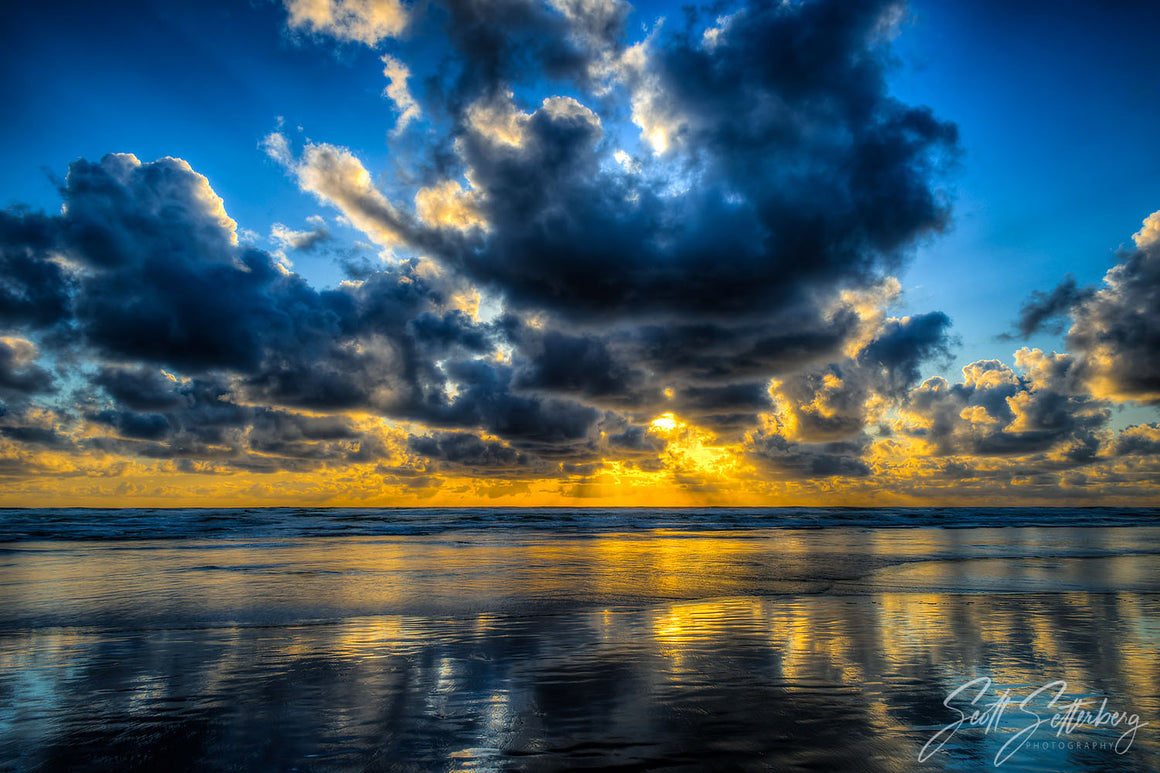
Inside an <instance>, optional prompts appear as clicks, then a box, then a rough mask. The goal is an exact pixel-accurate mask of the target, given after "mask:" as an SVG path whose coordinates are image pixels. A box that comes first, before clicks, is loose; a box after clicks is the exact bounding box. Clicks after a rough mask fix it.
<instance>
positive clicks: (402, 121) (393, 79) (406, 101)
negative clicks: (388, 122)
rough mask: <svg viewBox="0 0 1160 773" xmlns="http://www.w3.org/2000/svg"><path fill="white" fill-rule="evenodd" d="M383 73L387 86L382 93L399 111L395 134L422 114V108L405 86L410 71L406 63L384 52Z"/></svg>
mask: <svg viewBox="0 0 1160 773" xmlns="http://www.w3.org/2000/svg"><path fill="white" fill-rule="evenodd" d="M383 75H385V76H386V77H387V87H386V89H384V90H383V94H385V95H386V96H387V98H388V99H390V100H391V101H392V102H394V103H395V107H396V108H397V109H398V111H399V120H398V121H396V122H395V134H399V133H400V132H402V131H403V130H404V129H406V128H407V124H409V123H411V121H414V120H415V119H416V118H418V117H419V116H420V115H421V114H422V110H420V109H419V103H418V102H416V101H415V98H414V97H413V96H411V90H410V89H409V88H407V79H408V78H410V77H411V71H410V70H409V69H407V65H405V64H403V63H402V62H400V61H399V60H398V59H396V58H395V57H393V56H391V55H390V54H385V55H384V56H383Z"/></svg>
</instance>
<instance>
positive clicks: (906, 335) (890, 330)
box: [857, 311, 952, 397]
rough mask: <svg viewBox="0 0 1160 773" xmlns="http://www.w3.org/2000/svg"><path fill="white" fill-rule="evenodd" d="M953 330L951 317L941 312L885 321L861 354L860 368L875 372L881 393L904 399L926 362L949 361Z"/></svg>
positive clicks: (877, 385)
mask: <svg viewBox="0 0 1160 773" xmlns="http://www.w3.org/2000/svg"><path fill="white" fill-rule="evenodd" d="M950 326H951V320H950V317H948V316H947V315H946V314H943V313H942V312H941V311H935V312H931V313H929V314H919V315H917V316H914V317H907V318H906V319H889V320H886V322H885V323H884V324H883V328H882V330H881V331H879V333H878V335H877V337H876V338H875V339H874V340H873V341H871V342H870V344H868V345H867V346H866V347H865V348H864V349H863V350H862V351H860V352H859V353H858V357H857V361H858V364H859V365H860V366H862V367H864V368H867V369H870V370H872V371H873V373H874V376H875V379H874V380H875V382H876V383H875V388H876V390H877V391H878V392H880V393H882V394H885V395H889V396H891V397H901V396H902V395H904V394H905V393H906V391H907V390H909V389H910V388H911V387H912V386H914V385H915V384H916V383H918V380H919V378H920V374H919V366H920V365H922V364H923V362H924V361H926V360H930V359H932V358H935V357H942V358H944V359H946V358H949V357H950V346H951V343H952V342H951V340H950V338H949V337H948V334H947V331H948V329H949V328H950Z"/></svg>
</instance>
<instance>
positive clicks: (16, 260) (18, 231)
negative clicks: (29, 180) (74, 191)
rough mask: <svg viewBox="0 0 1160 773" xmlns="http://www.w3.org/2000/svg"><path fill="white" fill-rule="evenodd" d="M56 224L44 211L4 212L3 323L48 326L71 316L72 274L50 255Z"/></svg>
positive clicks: (0, 258) (0, 216) (0, 229)
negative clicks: (70, 285) (70, 291)
mask: <svg viewBox="0 0 1160 773" xmlns="http://www.w3.org/2000/svg"><path fill="white" fill-rule="evenodd" d="M55 226H56V223H55V222H54V220H53V219H52V218H50V217H48V216H46V215H43V214H38V213H32V212H26V211H22V210H18V209H10V210H4V211H0V326H4V327H6V326H10V325H21V326H29V327H46V326H48V325H52V324H55V323H57V322H60V321H62V320H64V319H67V317H68V316H69V289H70V288H69V284H70V282H69V277H68V274H67V273H66V272H65V270H64V269H63V268H62V267H61V265H60V264H59V263H57V262H56V261H53V260H51V259H50V255H49V250H50V249H51V248H52V247H53V246H54V244H55V242H56V238H57V229H56V227H55Z"/></svg>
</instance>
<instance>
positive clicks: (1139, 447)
mask: <svg viewBox="0 0 1160 773" xmlns="http://www.w3.org/2000/svg"><path fill="white" fill-rule="evenodd" d="M1112 453H1113V454H1114V455H1116V456H1157V455H1160V424H1138V425H1135V426H1132V427H1128V428H1127V429H1125V430H1124V431H1123V432H1121V433H1120V434H1119V435H1117V436H1116V439H1115V442H1113V443H1112Z"/></svg>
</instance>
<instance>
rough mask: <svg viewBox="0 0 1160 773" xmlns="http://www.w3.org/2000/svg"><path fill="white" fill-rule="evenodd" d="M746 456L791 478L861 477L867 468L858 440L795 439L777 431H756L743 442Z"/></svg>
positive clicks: (866, 472) (866, 471)
mask: <svg viewBox="0 0 1160 773" xmlns="http://www.w3.org/2000/svg"><path fill="white" fill-rule="evenodd" d="M745 450H746V452H747V454H748V455H749V457H750V458H751V459H753V460H755V461H757V462H758V463H759V464H761V465H762V466H764V467H766V468H767V469H770V470H772V471H774V472H777V473H781V474H782V475H784V476H787V477H793V478H833V477H839V476H840V477H852V478H862V477H866V476H867V475H869V474H870V468H869V467H867V466H866V464H865V463H864V462H863V461H862V459H861V456H862V454H863V453H864V451H865V445H864V444H863V443H860V442H832V443H794V442H792V441H789V440H787V439H785V438H784V437H781V436H780V435H775V434H770V433H765V432H758V433H755V434H754V436H753V437H751V438H750V439H749V442H748V443H747V444H746V449H745Z"/></svg>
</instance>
